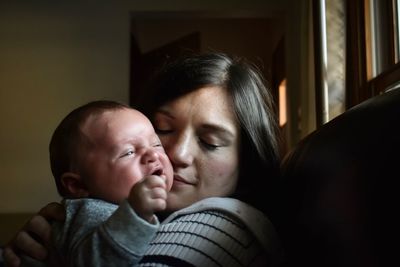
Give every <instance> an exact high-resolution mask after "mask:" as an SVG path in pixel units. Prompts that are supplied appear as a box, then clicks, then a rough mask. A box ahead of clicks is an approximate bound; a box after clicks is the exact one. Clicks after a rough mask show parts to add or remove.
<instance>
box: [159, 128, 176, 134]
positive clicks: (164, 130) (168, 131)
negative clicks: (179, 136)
mask: <svg viewBox="0 0 400 267" xmlns="http://www.w3.org/2000/svg"><path fill="white" fill-rule="evenodd" d="M155 131H156V133H157V134H158V135H163V134H170V133H172V132H173V130H172V129H169V128H168V129H160V128H155Z"/></svg>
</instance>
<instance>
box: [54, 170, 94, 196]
mask: <svg viewBox="0 0 400 267" xmlns="http://www.w3.org/2000/svg"><path fill="white" fill-rule="evenodd" d="M61 184H62V185H63V186H64V188H65V191H66V192H67V195H68V197H71V198H82V197H88V196H89V192H88V190H87V187H86V185H85V183H84V182H83V179H82V177H81V176H80V175H79V174H76V173H73V172H65V173H63V174H62V175H61Z"/></svg>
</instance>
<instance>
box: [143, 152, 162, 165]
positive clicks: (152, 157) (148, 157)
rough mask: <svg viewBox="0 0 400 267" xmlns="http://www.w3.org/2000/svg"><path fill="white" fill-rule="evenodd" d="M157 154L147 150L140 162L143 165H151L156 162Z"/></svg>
mask: <svg viewBox="0 0 400 267" xmlns="http://www.w3.org/2000/svg"><path fill="white" fill-rule="evenodd" d="M158 158H159V157H158V152H157V151H155V150H154V149H147V150H146V152H145V153H144V154H143V157H142V162H143V163H151V162H155V161H157V160H158Z"/></svg>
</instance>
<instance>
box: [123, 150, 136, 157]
mask: <svg viewBox="0 0 400 267" xmlns="http://www.w3.org/2000/svg"><path fill="white" fill-rule="evenodd" d="M133 154H135V151H133V150H128V151H127V152H125V153H123V154H122V155H121V158H123V157H128V156H131V155H133Z"/></svg>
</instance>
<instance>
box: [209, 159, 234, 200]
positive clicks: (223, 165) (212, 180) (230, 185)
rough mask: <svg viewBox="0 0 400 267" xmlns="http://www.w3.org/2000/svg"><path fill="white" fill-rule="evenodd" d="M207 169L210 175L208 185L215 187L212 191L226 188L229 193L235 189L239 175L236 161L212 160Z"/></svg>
mask: <svg viewBox="0 0 400 267" xmlns="http://www.w3.org/2000/svg"><path fill="white" fill-rule="evenodd" d="M228 159H229V160H228ZM205 167H206V170H207V174H208V175H207V177H208V181H207V184H209V185H210V186H214V187H215V188H211V189H217V188H221V189H222V188H224V189H226V190H228V191H233V190H234V189H235V187H236V184H237V179H238V173H239V171H238V162H237V160H236V159H233V158H232V159H230V158H225V159H223V160H222V159H221V160H212V161H210V162H209V163H208V164H206V165H205ZM229 193H230V192H229Z"/></svg>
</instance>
